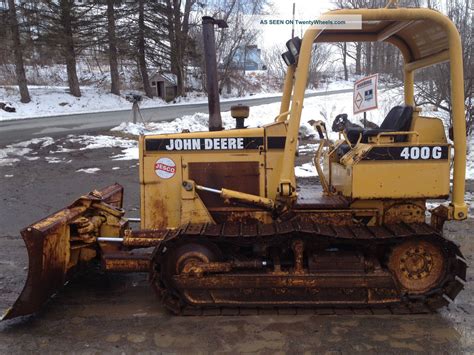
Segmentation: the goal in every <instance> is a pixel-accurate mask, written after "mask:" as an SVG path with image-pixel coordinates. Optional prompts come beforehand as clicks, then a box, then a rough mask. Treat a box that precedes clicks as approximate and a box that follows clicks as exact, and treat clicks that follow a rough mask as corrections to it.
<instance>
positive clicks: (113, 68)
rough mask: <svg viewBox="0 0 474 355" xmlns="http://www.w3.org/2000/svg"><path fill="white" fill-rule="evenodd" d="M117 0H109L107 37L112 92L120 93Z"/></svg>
mask: <svg viewBox="0 0 474 355" xmlns="http://www.w3.org/2000/svg"><path fill="white" fill-rule="evenodd" d="M114 6H115V0H107V38H108V45H109V65H110V80H111V87H110V92H111V93H112V94H115V95H120V76H119V71H118V59H117V36H116V32H115V27H116V26H115V8H114Z"/></svg>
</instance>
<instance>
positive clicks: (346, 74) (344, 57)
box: [342, 42, 349, 81]
mask: <svg viewBox="0 0 474 355" xmlns="http://www.w3.org/2000/svg"><path fill="white" fill-rule="evenodd" d="M342 46H343V47H342V65H343V67H344V80H345V81H347V80H349V71H348V70H347V42H344V43H343V44H342Z"/></svg>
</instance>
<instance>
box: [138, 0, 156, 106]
mask: <svg viewBox="0 0 474 355" xmlns="http://www.w3.org/2000/svg"><path fill="white" fill-rule="evenodd" d="M144 1H145V0H139V1H138V43H137V47H138V65H139V66H140V74H141V76H142V81H143V90H145V95H146V96H148V97H149V98H152V97H153V93H152V90H151V86H150V80H149V78H148V69H147V65H146V57H145V9H144V7H145V4H144Z"/></svg>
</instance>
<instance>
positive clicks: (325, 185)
mask: <svg viewBox="0 0 474 355" xmlns="http://www.w3.org/2000/svg"><path fill="white" fill-rule="evenodd" d="M326 143H327V142H326V139H321V143H320V144H319V147H318V150H317V151H316V154H315V156H314V159H313V164H314V167H315V168H316V171H317V172H318V176H319V181H321V186H322V187H323V190H324V192H326V193H327V194H329V193H330V191H329V184H328V182H327V180H326V177H325V176H324V173H323V169H321V164H319V162H320V160H321V153H322V151H323V148H324V146H325V145H326Z"/></svg>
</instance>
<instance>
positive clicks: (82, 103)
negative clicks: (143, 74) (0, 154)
mask: <svg viewBox="0 0 474 355" xmlns="http://www.w3.org/2000/svg"><path fill="white" fill-rule="evenodd" d="M29 89H30V95H31V102H29V103H27V104H23V103H20V101H19V93H18V89H17V88H16V87H0V101H1V102H6V103H9V104H10V105H12V106H13V107H15V108H16V112H14V113H11V112H6V111H3V110H0V121H5V120H14V119H24V118H39V117H48V116H56V115H72V114H80V113H91V112H104V111H115V110H130V109H131V107H132V104H131V103H130V102H129V101H127V100H126V99H125V97H123V96H117V95H113V94H111V93H108V92H106V91H105V90H101V89H99V88H93V87H81V91H82V96H81V97H74V96H72V95H70V94H68V90H69V89H68V88H67V87H61V86H56V87H55V86H51V87H48V86H39V87H35V86H30V87H29ZM162 105H165V102H164V101H163V100H161V99H158V98H154V99H148V98H145V99H144V105H143V106H144V107H146V106H162Z"/></svg>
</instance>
